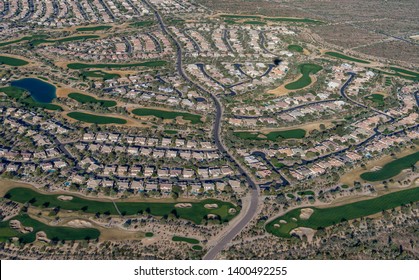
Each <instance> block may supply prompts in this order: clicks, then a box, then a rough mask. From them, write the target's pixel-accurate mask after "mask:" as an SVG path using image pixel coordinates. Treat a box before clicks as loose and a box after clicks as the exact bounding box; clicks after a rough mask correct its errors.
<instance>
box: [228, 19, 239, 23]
mask: <svg viewBox="0 0 419 280" xmlns="http://www.w3.org/2000/svg"><path fill="white" fill-rule="evenodd" d="M224 22H225V23H227V24H238V23H239V22H236V21H235V20H233V19H225V20H224Z"/></svg>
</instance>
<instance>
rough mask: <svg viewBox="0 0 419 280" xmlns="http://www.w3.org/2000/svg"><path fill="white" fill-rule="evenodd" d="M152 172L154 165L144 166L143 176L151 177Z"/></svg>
mask: <svg viewBox="0 0 419 280" xmlns="http://www.w3.org/2000/svg"><path fill="white" fill-rule="evenodd" d="M153 173H154V167H146V168H144V176H145V177H151V176H153Z"/></svg>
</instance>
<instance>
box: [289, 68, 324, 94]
mask: <svg viewBox="0 0 419 280" xmlns="http://www.w3.org/2000/svg"><path fill="white" fill-rule="evenodd" d="M298 69H299V71H300V72H301V74H302V76H301V77H300V78H299V79H298V80H297V81H294V82H292V83H289V84H286V85H285V88H286V89H288V90H297V89H301V88H304V87H306V86H308V85H310V84H311V78H310V74H316V73H317V72H319V71H320V70H322V69H323V68H322V67H321V66H319V65H317V64H311V63H304V64H300V65H298Z"/></svg>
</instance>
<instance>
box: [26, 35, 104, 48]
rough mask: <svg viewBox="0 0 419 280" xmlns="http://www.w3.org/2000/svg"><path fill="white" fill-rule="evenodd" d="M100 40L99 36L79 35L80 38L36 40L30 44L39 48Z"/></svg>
mask: <svg viewBox="0 0 419 280" xmlns="http://www.w3.org/2000/svg"><path fill="white" fill-rule="evenodd" d="M98 38H100V36H99V35H79V36H72V37H67V38H61V39H60V38H59V39H35V40H32V41H30V44H32V45H34V46H37V45H40V44H47V43H66V42H73V41H81V40H88V39H98Z"/></svg>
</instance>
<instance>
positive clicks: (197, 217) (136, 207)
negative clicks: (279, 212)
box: [5, 188, 239, 224]
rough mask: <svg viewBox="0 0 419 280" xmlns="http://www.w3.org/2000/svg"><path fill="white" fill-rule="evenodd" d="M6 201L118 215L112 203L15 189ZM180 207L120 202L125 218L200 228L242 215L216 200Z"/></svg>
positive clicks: (153, 203) (155, 203)
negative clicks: (177, 221)
mask: <svg viewBox="0 0 419 280" xmlns="http://www.w3.org/2000/svg"><path fill="white" fill-rule="evenodd" d="M72 196H73V195H72ZM5 197H7V198H9V199H11V200H13V201H16V202H19V203H26V202H30V203H31V205H32V206H35V207H47V208H55V207H60V209H62V210H73V211H83V212H87V213H93V214H95V213H101V214H105V213H106V214H109V215H118V212H117V211H116V209H115V206H114V205H113V203H112V202H104V201H96V200H90V199H84V198H81V197H77V196H73V199H72V200H67V201H63V200H60V199H58V197H59V195H53V194H48V195H46V194H41V193H38V192H36V191H34V190H31V189H27V188H14V189H11V190H10V191H9V192H7V194H6V195H5ZM176 204H177V202H167V203H165V202H116V205H117V207H118V209H119V211H120V212H121V213H122V215H128V216H132V215H137V214H139V213H149V214H151V215H154V216H168V215H173V216H176V217H178V218H182V219H186V220H190V221H192V222H194V223H196V224H200V223H201V222H202V221H203V220H205V217H206V216H207V215H208V214H214V215H217V216H218V217H219V218H220V220H221V221H229V220H231V219H232V218H234V217H235V216H236V215H237V214H238V212H239V211H237V212H236V213H234V214H230V213H229V209H230V208H235V209H236V207H235V206H234V205H233V204H232V203H229V202H225V201H220V200H215V199H206V200H202V201H197V202H190V204H191V207H186V208H177V207H175V205H176ZM205 204H217V205H218V208H215V209H207V208H205Z"/></svg>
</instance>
